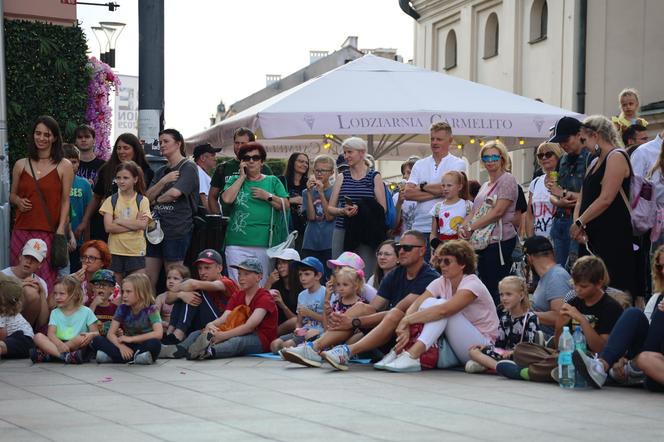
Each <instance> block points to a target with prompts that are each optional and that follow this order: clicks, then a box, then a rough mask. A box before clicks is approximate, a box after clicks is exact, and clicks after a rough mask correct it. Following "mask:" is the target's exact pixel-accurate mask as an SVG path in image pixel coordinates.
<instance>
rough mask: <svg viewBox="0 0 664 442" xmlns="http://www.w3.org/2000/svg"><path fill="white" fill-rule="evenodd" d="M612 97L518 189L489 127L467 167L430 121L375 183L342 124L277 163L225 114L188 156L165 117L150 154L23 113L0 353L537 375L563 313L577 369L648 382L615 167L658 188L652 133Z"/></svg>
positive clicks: (1, 286)
mask: <svg viewBox="0 0 664 442" xmlns="http://www.w3.org/2000/svg"><path fill="white" fill-rule="evenodd" d="M619 102H620V106H621V113H620V115H619V116H618V117H614V118H613V119H609V118H606V117H604V116H599V115H596V116H590V117H588V118H585V119H584V120H583V121H579V120H577V119H575V118H571V117H563V118H561V119H560V120H559V121H558V122H557V123H556V125H555V127H553V128H552V134H551V137H550V139H549V140H548V141H546V142H544V143H542V144H541V145H539V146H538V147H537V149H536V151H535V154H536V158H537V164H538V166H539V167H538V169H537V172H536V174H535V176H534V177H533V179H532V181H531V182H530V186H529V187H528V192H527V197H526V194H524V192H523V189H522V187H521V186H520V185H519V183H518V182H517V179H516V177H515V176H514V175H513V174H512V171H511V160H510V156H509V154H508V150H507V148H506V147H505V146H504V145H503V144H502V143H501V142H500V141H498V140H495V141H490V142H486V143H485V144H483V145H482V147H481V149H480V152H479V156H480V161H481V165H482V167H483V168H484V169H485V171H486V176H487V177H488V179H487V181H486V182H484V183H479V182H476V181H473V180H469V179H468V176H467V163H466V162H465V161H464V160H463V159H460V158H458V157H456V156H453V155H452V154H451V153H450V145H451V144H452V142H453V134H452V128H451V127H450V126H449V125H448V124H447V123H444V122H441V123H435V124H433V125H432V126H431V128H430V134H431V155H429V156H427V157H425V158H421V159H419V158H411V159H409V160H408V161H406V162H405V163H404V164H403V165H402V167H401V173H402V178H403V180H402V182H401V183H400V184H399V185H398V186H396V189H395V190H396V191H395V192H394V193H392V192H391V191H390V188H389V186H387V185H386V182H385V180H384V179H383V177H382V176H381V174H380V172H379V171H378V170H376V169H375V167H374V163H373V161H371V158H370V156H369V155H368V153H367V144H366V142H365V141H364V140H363V139H361V138H359V137H350V138H348V139H346V140H344V142H343V143H342V146H341V147H342V150H343V153H342V154H340V155H339V157H338V158H336V159H335V158H333V157H331V156H329V155H319V156H317V157H316V158H314V159H313V160H311V162H310V158H309V157H308V156H307V155H306V154H304V153H294V154H293V155H292V156H291V157H290V158H289V160H288V163H287V167H286V169H285V173H284V175H283V176H280V177H277V176H274V175H273V174H272V171H271V169H270V168H269V167H268V165H267V164H266V159H267V152H266V150H265V148H264V146H263V145H262V144H261V143H260V142H258V141H256V138H255V135H254V134H253V133H252V132H251V130H249V129H247V128H240V129H238V130H236V131H235V133H234V154H235V158H233V159H230V160H228V161H224V162H221V163H219V164H217V162H216V156H217V154H218V153H219V151H220V149H218V148H214V147H212V146H210V145H201V146H196V147H195V148H194V150H193V160H192V159H190V158H188V157H187V155H186V151H185V147H186V146H185V141H184V138H183V137H182V135H181V134H180V133H179V132H178V131H177V130H175V129H165V130H163V131H162V132H161V133H160V134H159V143H160V150H161V153H162V155H163V157H164V158H165V160H166V163H165V164H164V165H163V166H162V167H160V168H158V169H157V170H155V171H153V170H152V169H151V168H150V166H149V165H148V163H147V161H146V158H145V154H144V153H143V149H142V147H141V144H140V142H139V140H138V139H137V138H136V137H135V136H133V135H131V134H122V135H120V136H119V137H118V138H117V140H116V141H115V144H114V146H113V150H112V153H111V155H110V158H109V159H108V161H104V160H102V159H100V158H97V157H96V156H95V153H94V145H95V132H94V130H93V129H92V128H91V127H90V126H87V125H82V126H80V127H78V128H77V129H76V133H75V140H74V144H65V143H64V142H63V139H62V134H61V132H60V129H59V125H58V123H57V122H56V121H55V120H54V119H53V118H51V117H48V116H44V117H40V118H39V119H38V120H37V121H36V123H35V125H34V128H33V132H32V136H31V137H30V139H29V143H28V148H27V156H26V158H22V159H19V160H18V161H16V163H15V165H14V168H13V172H12V182H11V196H10V200H11V203H12V204H13V205H14V206H15V209H16V219H15V222H14V227H13V230H12V234H11V265H10V267H8V268H6V269H4V270H2V272H1V273H0V357H1V358H30V359H31V360H32V361H33V362H35V363H42V362H48V361H52V362H56V361H59V362H64V363H67V364H79V363H85V362H88V361H90V360H91V359H93V358H94V359H95V360H96V362H97V363H131V364H152V363H154V362H155V361H156V360H157V359H158V358H187V359H190V360H204V359H216V358H228V357H235V356H245V355H253V354H262V353H272V354H274V355H279V356H280V357H281V358H282V359H283V360H285V361H289V362H292V363H296V364H300V365H304V366H308V367H321V366H322V365H323V364H325V363H327V364H329V365H330V366H331V367H332V368H333V369H336V370H348V369H349V367H350V366H351V363H352V362H353V361H365V360H367V359H369V360H371V362H372V363H373V367H374V368H376V369H379V370H386V371H393V372H413V371H420V370H422V369H432V368H452V367H462V368H464V369H465V371H467V372H469V373H498V374H500V375H502V376H505V377H507V378H510V379H515V380H526V381H540V382H555V381H557V380H558V377H559V373H558V370H557V363H558V362H557V360H558V352H557V350H556V347H557V343H558V338H559V336H560V334H561V331H562V329H563V327H565V326H569V327H570V329H575V328H578V330H580V331H581V332H582V333H583V335H584V336H585V340H586V342H587V351H583V349H581V348H579V349H577V350H575V352H574V354H573V360H574V365H575V368H576V372H577V375H578V376H580V377H583V378H584V379H586V380H587V382H588V383H589V384H590V385H592V386H594V387H596V388H600V387H602V386H603V385H604V384H605V383H607V382H608V383H613V384H621V385H645V386H646V387H647V388H649V389H651V390H656V391H662V390H664V301H663V299H662V298H663V296H662V294H661V291H662V289H663V288H664V246H663V245H662V244H663V243H664V241H663V240H662V236H664V235H662V229H661V227H658V226H657V225H656V223H653V224H654V225H653V227H652V228H651V229H649V230H648V231H647V232H643V231H636V229H634V228H633V217H634V214H633V211H635V210H637V209H636V208H635V207H636V203H635V202H634V198H633V193H634V192H632V191H633V190H634V189H633V187H632V186H633V185H634V183H635V182H638V183H641V184H643V183H645V184H647V186H642V189H643V188H648V189H650V190H651V194H650V195H647V194H646V193H644V191H643V190H642V191H641V193H637V197H639V198H644V199H647V200H653V201H655V202H656V203H657V207H664V199H663V198H664V180H663V179H662V175H663V173H664V172H663V171H664V163H663V161H662V158H664V151H663V150H662V138H663V136H664V133H662V134H659V135H658V136H657V137H656V138H655V139H654V140H652V141H648V137H647V132H645V130H646V129H645V128H646V125H647V122H646V121H645V120H644V119H642V118H640V117H639V116H638V93H637V92H636V91H635V90H633V89H626V90H624V91H623V92H621V94H620V97H619ZM644 133H645V136H644ZM310 167H311V168H310ZM637 178H638V179H637ZM205 214H209V215H212V216H214V215H223V216H224V217H226V218H227V219H228V222H227V227H226V229H225V232H224V235H223V245H221V246H220V247H219V248H204V249H202V250H198V249H197V246H196V243H194V242H192V236H193V235H194V230H195V228H196V227H195V226H196V219H197V218H199V217H201V216H205ZM657 218H658V219H659V218H661V216H659V209H658V216H657ZM658 222H659V221H658ZM295 232H297V233H295ZM188 256H193V259H191V260H189V259H188ZM649 269H650V271H649ZM158 288H163V289H162V290H159V291H163V293H161V294H159V295H158V296H156V293H157V291H158ZM646 301H647V304H646Z"/></svg>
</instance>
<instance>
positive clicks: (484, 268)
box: [477, 237, 516, 305]
mask: <svg viewBox="0 0 664 442" xmlns="http://www.w3.org/2000/svg"><path fill="white" fill-rule="evenodd" d="M500 245H501V249H502V252H503V261H504V262H505V265H501V264H500V250H499V248H498V243H493V244H489V246H488V247H487V248H486V249H484V250H479V251H478V252H477V273H478V274H479V277H480V279H481V280H482V282H483V283H484V285H485V286H486V288H487V289H488V290H489V293H491V297H492V298H493V302H494V303H495V304H496V305H498V304H499V303H500V294H499V293H498V283H499V282H500V280H501V279H503V278H504V277H506V276H507V275H509V274H510V270H511V269H512V252H513V251H514V247H515V246H516V237H514V238H512V239H508V240H505V241H501V242H500Z"/></svg>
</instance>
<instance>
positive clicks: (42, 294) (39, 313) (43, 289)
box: [2, 238, 50, 329]
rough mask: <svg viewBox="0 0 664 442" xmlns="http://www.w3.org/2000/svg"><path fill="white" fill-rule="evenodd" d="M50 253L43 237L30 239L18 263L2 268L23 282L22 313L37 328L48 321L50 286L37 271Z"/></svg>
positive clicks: (5, 272)
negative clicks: (48, 286)
mask: <svg viewBox="0 0 664 442" xmlns="http://www.w3.org/2000/svg"><path fill="white" fill-rule="evenodd" d="M47 254H48V247H47V246H46V243H45V242H44V241H43V240H41V239H36V238H33V239H30V240H28V241H27V242H26V243H25V245H24V246H23V250H22V251H21V255H20V256H19V257H18V264H17V265H15V266H12V267H7V268H6V269H3V270H2V273H4V274H5V275H7V276H12V277H14V278H16V279H18V280H19V281H21V282H22V283H23V309H22V310H21V314H22V315H23V317H24V318H25V319H26V320H27V321H28V322H29V323H30V325H32V326H33V327H34V328H35V329H37V328H39V327H41V326H43V325H45V324H46V323H47V322H48V316H49V313H50V309H49V307H48V303H47V298H48V288H47V285H46V281H44V280H43V279H42V278H41V277H39V276H38V275H37V274H36V273H35V272H37V270H39V268H40V267H41V266H42V263H43V262H44V259H46V256H47Z"/></svg>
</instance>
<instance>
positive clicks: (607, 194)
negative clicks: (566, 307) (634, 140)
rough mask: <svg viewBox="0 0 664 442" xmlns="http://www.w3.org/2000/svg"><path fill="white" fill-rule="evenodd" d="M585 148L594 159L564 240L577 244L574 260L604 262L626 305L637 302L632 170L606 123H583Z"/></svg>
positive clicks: (591, 120) (595, 117) (596, 119)
mask: <svg viewBox="0 0 664 442" xmlns="http://www.w3.org/2000/svg"><path fill="white" fill-rule="evenodd" d="M581 133H582V134H583V137H584V139H585V148H586V149H588V150H590V151H591V153H592V154H595V155H596V159H594V160H593V161H592V162H591V163H590V165H588V168H587V172H586V176H585V178H584V179H583V186H582V187H581V195H580V197H579V199H578V200H577V202H576V206H575V208H574V215H573V219H574V223H573V224H572V226H571V227H570V237H571V238H572V239H574V240H575V241H577V242H578V243H579V256H584V255H589V254H594V255H596V256H598V257H600V258H602V261H604V264H605V265H606V268H607V270H608V271H609V275H610V276H611V286H612V287H614V288H617V289H619V290H622V291H624V292H629V294H630V295H631V296H632V302H634V301H635V300H636V297H642V296H643V292H637V291H636V277H635V273H636V263H635V259H634V255H635V254H634V249H633V247H632V221H631V216H630V209H629V208H628V206H627V204H628V203H626V201H625V200H624V199H623V197H622V196H621V190H622V192H623V193H624V195H625V197H626V198H627V199H628V200H629V195H630V178H631V176H632V167H631V165H630V162H629V157H628V156H627V152H625V150H624V149H620V148H618V147H616V146H619V145H620V144H619V140H618V133H617V132H616V129H615V127H614V126H613V124H612V123H611V121H610V120H609V119H608V118H606V117H604V116H602V115H593V116H591V117H588V118H586V119H585V120H584V121H583V126H582V127H581Z"/></svg>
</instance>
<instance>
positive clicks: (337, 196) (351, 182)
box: [325, 137, 387, 277]
mask: <svg viewBox="0 0 664 442" xmlns="http://www.w3.org/2000/svg"><path fill="white" fill-rule="evenodd" d="M341 147H342V149H343V151H344V158H345V160H346V163H347V164H348V169H346V170H344V171H343V172H341V173H339V175H337V179H336V181H335V183H334V188H333V189H332V196H331V197H330V203H329V204H328V205H327V207H326V210H325V216H326V218H327V220H328V221H333V220H335V219H336V224H335V226H334V232H333V233H332V256H339V255H341V253H342V252H344V251H345V250H344V237H345V235H346V223H347V219H348V218H351V217H354V216H357V215H358V204H357V203H359V202H360V200H362V199H374V200H375V201H376V202H378V204H380V205H381V206H382V207H383V211H385V210H386V209H387V203H386V200H385V186H384V185H383V181H382V180H381V177H380V173H379V172H376V170H374V169H371V168H370V167H369V165H368V164H367V162H366V161H365V159H366V158H365V157H366V154H367V143H366V142H365V141H364V140H363V139H362V138H358V137H351V138H348V139H346V140H344V142H343V143H342V144H341ZM383 213H384V212H383ZM378 222H380V223H383V222H384V220H383V219H377V220H376V223H378ZM383 239H384V238H383ZM346 251H353V252H355V253H357V254H358V255H360V257H361V258H362V260H363V261H364V263H365V265H366V266H365V269H368V271H369V272H368V273H369V274H367V275H366V276H367V277H370V276H371V274H372V273H373V269H374V267H375V266H376V251H375V248H372V247H370V246H368V245H366V244H360V245H359V246H358V247H357V249H356V250H346Z"/></svg>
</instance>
